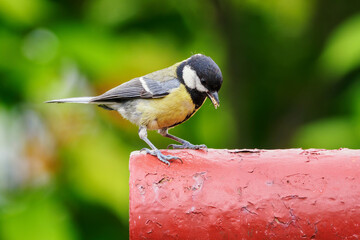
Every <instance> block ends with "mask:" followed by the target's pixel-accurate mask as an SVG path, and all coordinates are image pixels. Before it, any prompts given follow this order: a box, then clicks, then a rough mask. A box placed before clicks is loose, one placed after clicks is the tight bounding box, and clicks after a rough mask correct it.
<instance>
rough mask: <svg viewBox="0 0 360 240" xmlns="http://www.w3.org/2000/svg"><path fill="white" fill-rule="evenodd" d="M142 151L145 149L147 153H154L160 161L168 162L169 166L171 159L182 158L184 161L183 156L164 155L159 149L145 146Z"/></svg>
mask: <svg viewBox="0 0 360 240" xmlns="http://www.w3.org/2000/svg"><path fill="white" fill-rule="evenodd" d="M141 151H145V152H146V153H147V154H150V155H153V156H155V157H157V158H158V159H159V160H160V161H162V162H163V163H165V164H167V165H168V166H170V162H169V161H171V160H180V162H181V163H183V161H182V160H181V158H179V157H175V156H171V155H164V154H162V153H161V152H160V151H159V150H150V149H148V148H143V149H141Z"/></svg>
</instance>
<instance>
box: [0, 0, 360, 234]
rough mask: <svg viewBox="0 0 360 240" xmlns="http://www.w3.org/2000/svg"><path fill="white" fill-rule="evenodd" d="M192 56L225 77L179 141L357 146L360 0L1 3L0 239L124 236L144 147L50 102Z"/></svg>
mask: <svg viewBox="0 0 360 240" xmlns="http://www.w3.org/2000/svg"><path fill="white" fill-rule="evenodd" d="M194 53H203V54H205V55H208V56H211V57H212V58H213V59H214V60H215V61H216V62H217V63H218V65H219V66H220V68H221V69H222V72H223V76H224V84H223V87H222V89H221V91H220V92H219V96H220V101H221V107H220V108H219V109H217V110H215V109H214V108H213V106H212V104H211V103H210V101H206V102H205V104H204V106H203V107H202V108H201V109H200V110H199V111H198V113H197V114H196V115H195V116H194V117H193V118H191V119H190V120H189V121H187V122H186V123H184V124H182V125H180V126H178V127H176V128H174V129H173V130H171V131H170V132H171V133H173V134H174V135H177V136H179V137H182V138H185V139H187V140H189V141H191V142H193V143H195V144H202V143H205V144H207V145H208V147H210V148H289V147H290V148H294V147H296V148H297V147H302V148H330V149H333V148H359V147H360V1H358V0H349V1H326V0H318V1H310V0H292V1H289V0H267V1H262V0H243V1H240V0H209V1H206V0H199V1H193V0H182V1H175V0H169V1H165V0H163V1H160V0H158V1H155V0H132V1H128V0H75V1H71V0H57V1H55V0H54V1H50V0H31V1H30V0H0V239H4V240H23V239H28V240H32V239H36V240H43V239H44V240H62V239H66V240H67V239H69V240H75V239H86V240H95V239H102V240H110V239H126V238H127V237H128V178H129V172H128V159H129V155H130V153H131V152H132V151H135V150H139V149H141V148H143V147H146V144H145V143H144V142H143V141H141V140H140V139H139V138H138V134H137V127H136V126H133V125H131V124H130V123H129V122H127V121H126V120H124V119H122V118H121V117H120V116H119V115H118V114H117V113H116V112H113V111H106V110H104V109H101V108H97V107H95V106H90V105H80V104H79V105H76V104H61V105H60V104H56V105H55V104H44V101H46V100H51V99H56V98H66V97H74V96H89V95H90V96H91V95H96V94H101V93H103V92H104V91H106V90H108V89H110V88H112V87H115V86H117V85H119V84H120V83H123V82H125V81H128V80H130V79H132V78H134V77H138V76H142V75H144V74H146V73H149V72H152V71H155V70H158V69H161V68H165V67H167V66H170V65H172V64H174V63H175V62H178V61H181V60H183V59H186V58H188V57H189V56H191V55H192V54H194ZM149 138H150V139H151V140H152V141H153V143H154V144H155V145H156V146H158V147H159V148H165V147H166V146H167V144H170V143H172V142H171V141H170V140H169V139H164V138H163V137H161V136H159V135H158V134H156V133H150V134H149ZM184 161H186V159H184ZM159 164H161V163H160V162H159Z"/></svg>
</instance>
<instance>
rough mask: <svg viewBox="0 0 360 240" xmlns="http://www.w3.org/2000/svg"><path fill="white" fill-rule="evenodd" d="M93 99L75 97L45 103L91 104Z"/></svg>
mask: <svg viewBox="0 0 360 240" xmlns="http://www.w3.org/2000/svg"><path fill="white" fill-rule="evenodd" d="M92 99H93V97H74V98H64V99H56V100H50V101H46V102H45V103H85V104H87V103H90V101H91V100H92Z"/></svg>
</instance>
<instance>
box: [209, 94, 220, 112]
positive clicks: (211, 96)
mask: <svg viewBox="0 0 360 240" xmlns="http://www.w3.org/2000/svg"><path fill="white" fill-rule="evenodd" d="M206 94H207V96H208V97H209V99H210V100H211V102H212V104H213V105H214V107H215V109H216V108H217V107H219V106H220V101H219V95H218V93H217V92H207V93H206Z"/></svg>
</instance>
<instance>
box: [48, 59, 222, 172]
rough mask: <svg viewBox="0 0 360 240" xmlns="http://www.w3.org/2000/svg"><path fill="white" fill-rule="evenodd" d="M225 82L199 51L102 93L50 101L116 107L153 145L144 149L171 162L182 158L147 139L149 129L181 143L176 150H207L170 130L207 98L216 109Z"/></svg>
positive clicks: (145, 139)
mask: <svg viewBox="0 0 360 240" xmlns="http://www.w3.org/2000/svg"><path fill="white" fill-rule="evenodd" d="M222 82H223V78H222V74H221V71H220V68H219V67H218V65H217V64H216V63H215V62H214V61H213V60H212V59H211V58H210V57H207V56H204V55H202V54H195V55H193V56H191V57H190V58H188V59H186V60H184V61H181V62H179V63H176V64H174V65H172V66H170V67H168V68H165V69H162V70H159V71H156V72H153V73H150V74H147V75H145V76H142V77H138V78H134V79H132V80H130V81H128V82H125V83H123V84H121V85H119V86H117V87H115V88H113V89H111V90H109V91H107V92H105V93H104V94H102V95H99V96H95V97H76V98H65V99H58V100H52V101H47V102H46V103H85V104H97V105H98V106H100V107H102V108H105V109H107V110H116V111H118V112H119V113H120V114H121V115H122V116H123V117H124V118H126V119H128V120H129V121H130V122H132V123H134V124H136V125H138V126H139V137H140V138H141V139H142V140H144V141H145V142H146V143H147V144H148V145H149V146H150V148H151V149H148V148H144V149H143V150H145V151H146V153H148V154H151V155H153V156H156V157H157V158H158V159H159V160H160V161H162V162H163V163H166V164H168V165H170V162H169V161H170V160H175V159H179V160H180V161H181V159H180V158H178V157H175V156H170V155H164V154H162V153H161V152H160V151H159V150H158V149H157V148H156V147H155V146H154V144H152V143H151V142H150V140H149V139H148V138H147V130H157V131H158V133H160V134H161V135H162V136H164V137H168V138H171V139H173V140H175V141H177V142H179V143H180V144H181V145H175V144H170V145H169V146H168V147H173V148H174V149H175V148H176V149H184V148H187V149H204V148H205V149H206V146H205V145H204V144H202V145H193V144H191V143H190V142H188V141H186V140H183V139H181V138H178V137H176V136H173V135H170V134H169V133H168V129H169V128H172V127H175V126H176V125H178V124H180V123H183V122H185V121H186V120H188V119H189V118H190V117H192V116H193V115H194V114H195V113H196V111H197V110H198V109H199V108H200V107H201V106H202V105H203V103H204V102H205V100H206V97H208V98H209V99H210V100H211V102H212V103H213V105H214V107H215V109H216V108H217V107H218V106H219V97H218V91H219V90H220V87H221V85H222Z"/></svg>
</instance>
